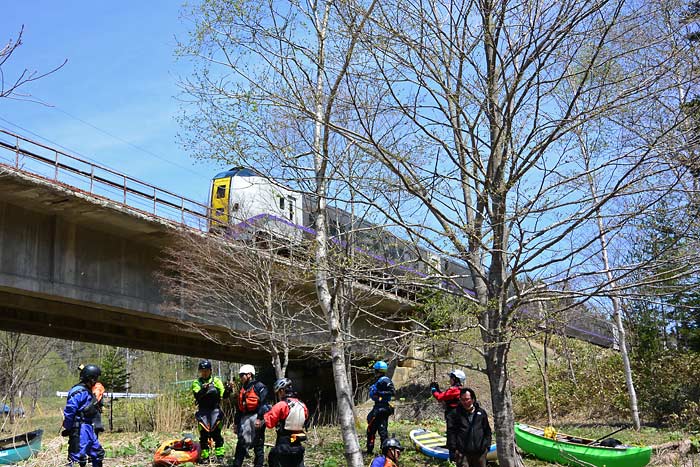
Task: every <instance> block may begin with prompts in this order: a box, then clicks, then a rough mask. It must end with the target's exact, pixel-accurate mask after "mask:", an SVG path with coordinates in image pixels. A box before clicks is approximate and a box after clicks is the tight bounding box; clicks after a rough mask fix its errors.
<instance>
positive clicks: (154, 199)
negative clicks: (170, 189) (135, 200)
mask: <svg viewBox="0 0 700 467" xmlns="http://www.w3.org/2000/svg"><path fill="white" fill-rule="evenodd" d="M157 199H158V197H157V196H156V187H153V214H154V215H155V213H156V200H157Z"/></svg>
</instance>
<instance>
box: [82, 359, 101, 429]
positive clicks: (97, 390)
mask: <svg viewBox="0 0 700 467" xmlns="http://www.w3.org/2000/svg"><path fill="white" fill-rule="evenodd" d="M83 368H85V365H83V364H82V363H81V364H80V365H78V370H79V371H83ZM104 393H105V387H104V386H103V385H102V383H100V382H99V381H98V382H96V383H95V385H94V386H93V387H92V394H93V395H94V396H95V399H96V400H97V415H95V418H94V420H93V422H92V426H93V428H94V429H95V435H97V437H98V438H99V436H100V433H102V432H103V431H105V427H104V425H103V424H102V409H103V408H104V400H103V399H102V398H103V396H104Z"/></svg>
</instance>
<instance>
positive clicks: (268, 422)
mask: <svg viewBox="0 0 700 467" xmlns="http://www.w3.org/2000/svg"><path fill="white" fill-rule="evenodd" d="M273 391H274V392H275V397H276V398H277V401H278V402H277V403H276V404H275V405H273V406H272V408H271V409H270V411H269V412H267V413H265V416H264V417H265V426H266V427H267V428H277V441H276V442H275V446H274V447H273V448H272V450H271V451H270V455H269V456H268V458H267V463H268V465H269V467H304V446H302V445H301V442H302V441H304V440H306V433H305V432H304V429H305V427H306V421H307V420H308V419H309V410H308V409H307V408H306V404H304V403H303V402H302V401H300V400H299V398H298V397H297V395H296V393H295V392H294V389H293V387H292V380H291V379H289V378H281V379H278V380H277V381H276V382H275V385H274V387H273ZM259 425H261V423H259Z"/></svg>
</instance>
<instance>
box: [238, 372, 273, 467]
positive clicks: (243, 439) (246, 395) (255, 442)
mask: <svg viewBox="0 0 700 467" xmlns="http://www.w3.org/2000/svg"><path fill="white" fill-rule="evenodd" d="M238 375H239V377H240V381H241V389H240V391H239V392H238V401H237V404H236V415H235V416H234V422H235V423H234V428H233V431H234V433H236V434H237V435H238V442H237V443H236V454H235V456H234V463H233V464H234V465H235V466H236V467H241V466H242V465H243V459H245V456H246V454H247V453H248V449H250V448H253V452H254V453H255V459H254V462H253V465H254V466H255V467H262V465H263V464H264V462H265V429H264V427H263V426H262V420H263V419H264V415H265V412H266V411H267V408H268V406H267V405H266V404H265V401H266V400H267V386H265V385H264V384H263V383H261V382H260V381H257V380H256V379H255V367H253V365H243V366H241V369H240V370H239V371H238ZM258 420H260V422H258V423H256V422H257V421H258Z"/></svg>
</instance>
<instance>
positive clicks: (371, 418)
mask: <svg viewBox="0 0 700 467" xmlns="http://www.w3.org/2000/svg"><path fill="white" fill-rule="evenodd" d="M372 368H374V376H375V378H377V381H375V383H374V384H373V385H372V386H370V388H369V397H370V399H372V400H373V401H374V407H372V410H370V412H369V413H368V414H367V454H368V455H370V456H371V455H372V453H373V452H374V437H375V435H376V434H377V431H379V438H380V439H381V441H382V443H384V441H385V440H386V439H388V438H389V432H388V425H389V416H391V414H393V413H394V407H393V406H392V405H391V404H390V402H391V398H392V397H394V393H395V390H394V383H393V381H391V378H389V377H388V376H387V375H386V372H387V371H388V370H389V365H387V364H386V362H384V361H382V360H379V361H378V362H376V363H375V364H374V366H373V367H372Z"/></svg>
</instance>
